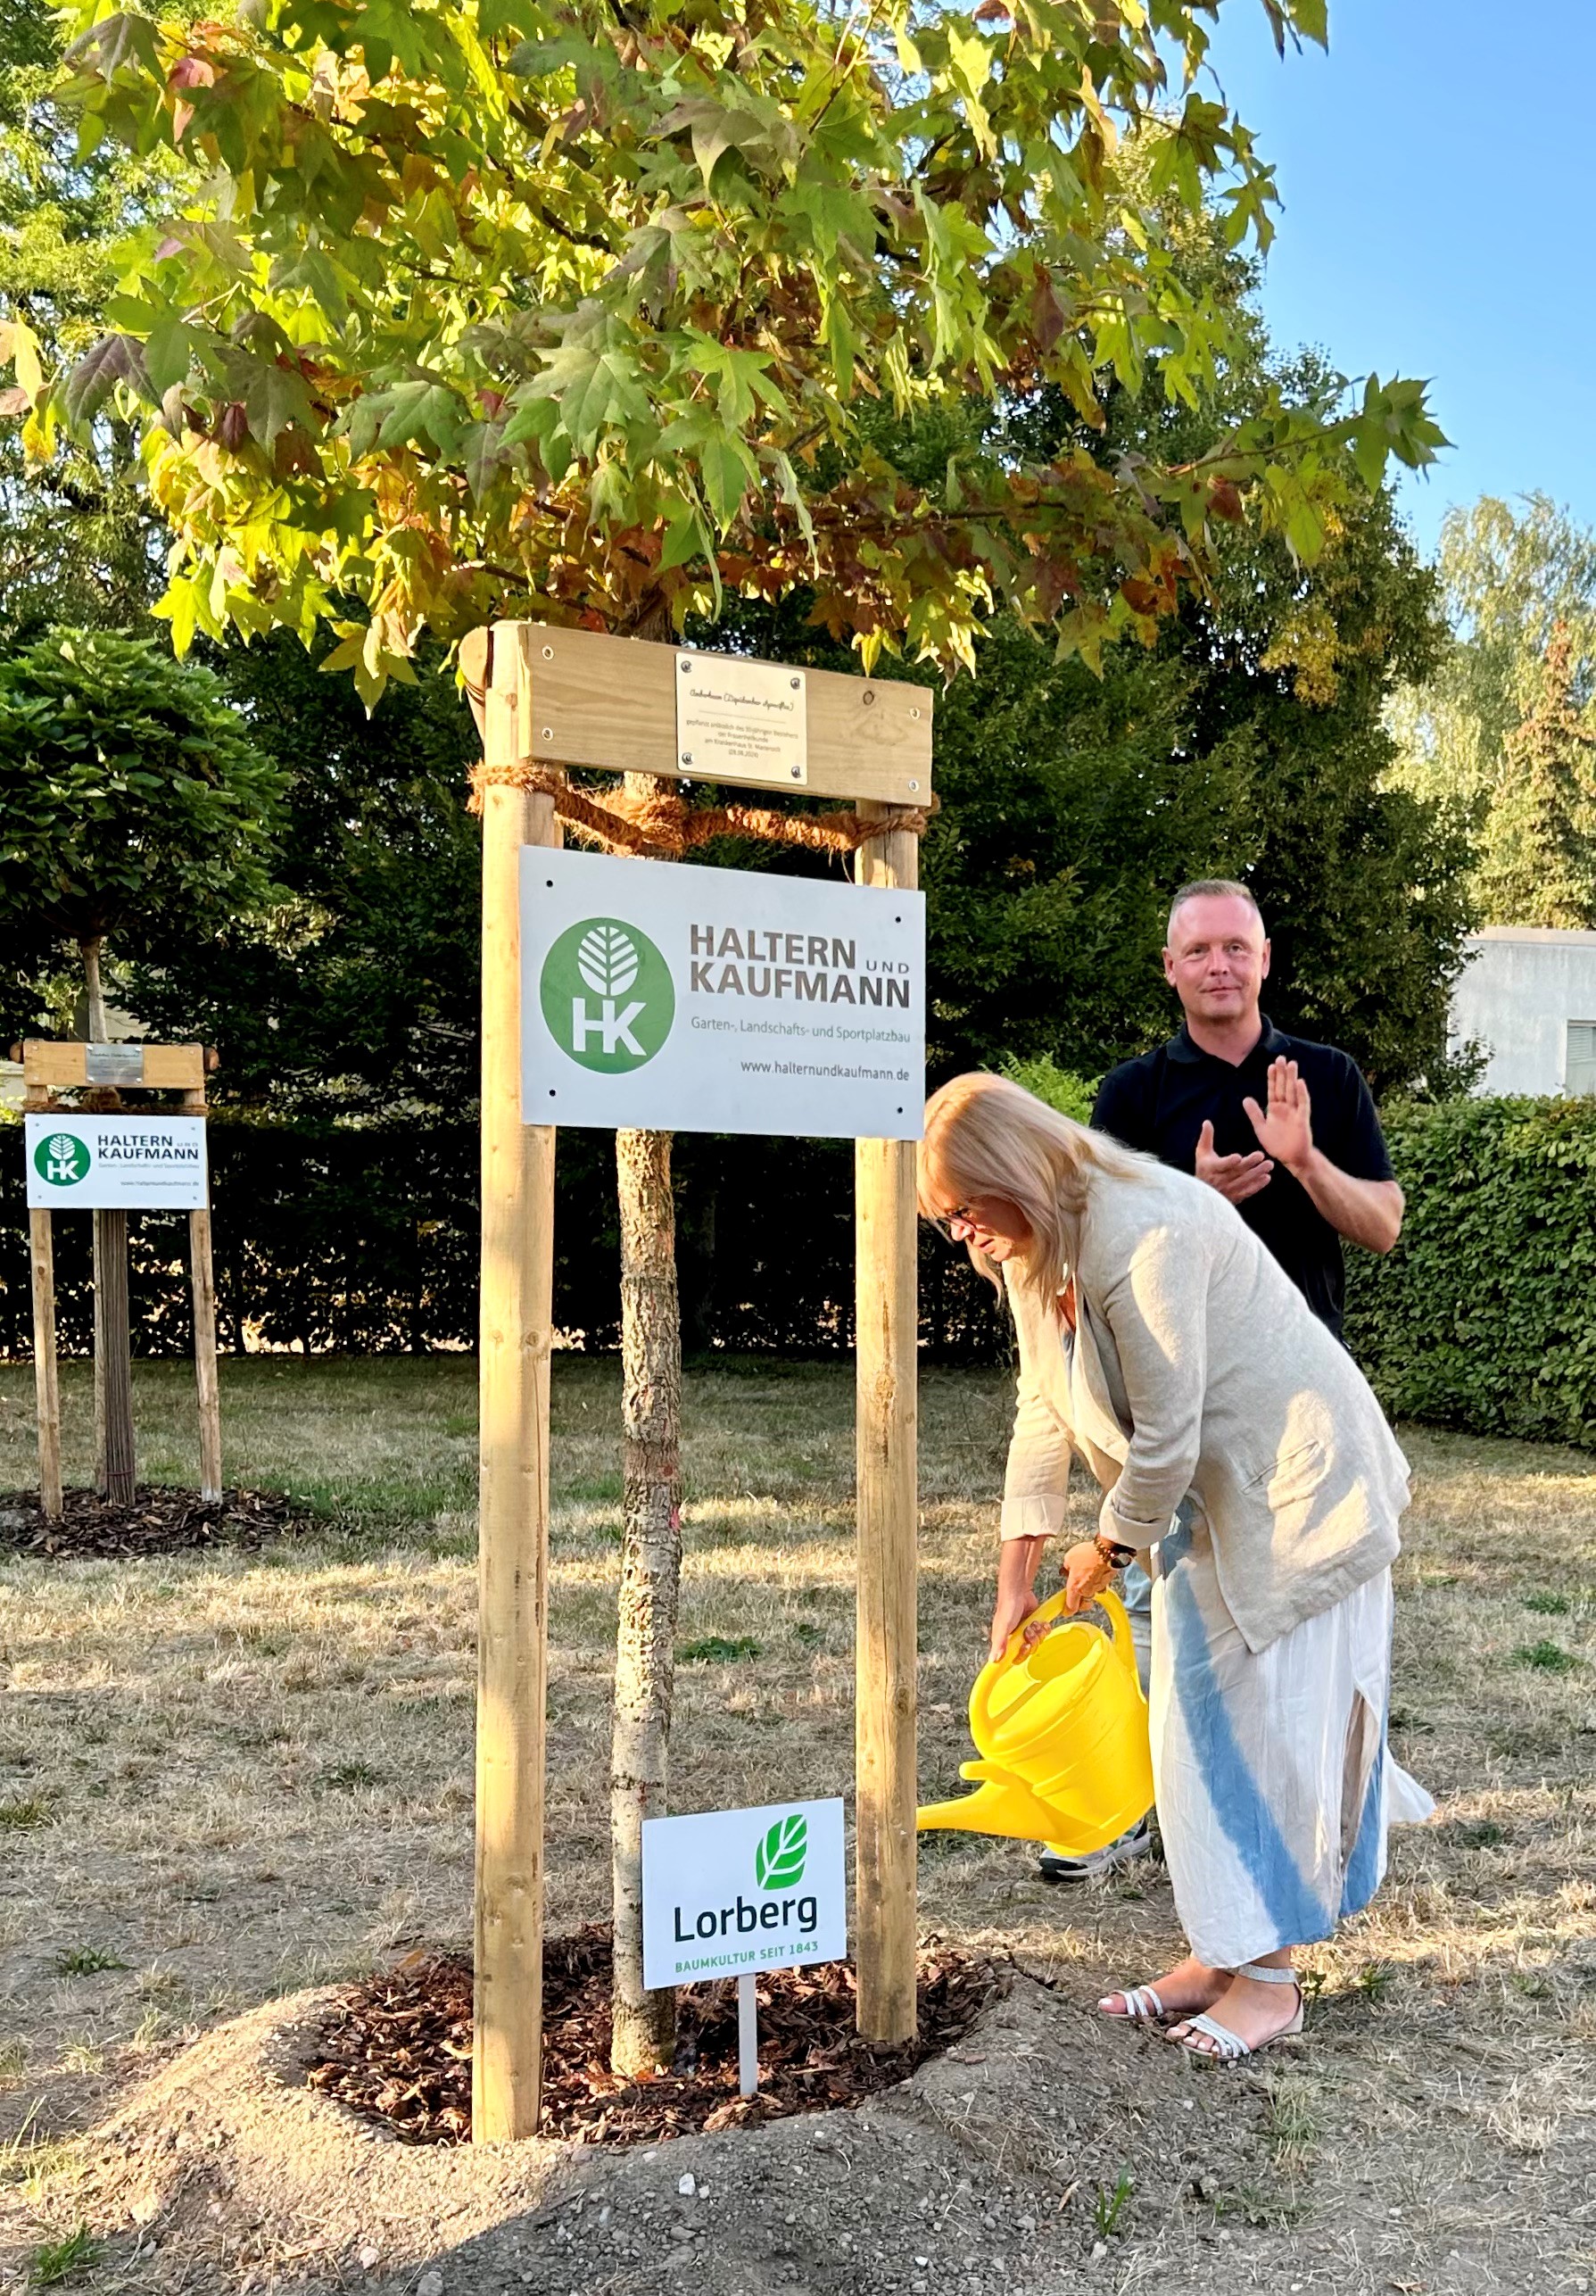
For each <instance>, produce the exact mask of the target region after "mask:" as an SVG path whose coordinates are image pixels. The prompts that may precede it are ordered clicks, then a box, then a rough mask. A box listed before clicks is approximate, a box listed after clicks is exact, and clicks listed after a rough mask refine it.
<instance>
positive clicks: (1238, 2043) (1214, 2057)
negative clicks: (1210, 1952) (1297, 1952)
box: [1125, 1961, 1303, 2065]
mask: <svg viewBox="0 0 1596 2296" xmlns="http://www.w3.org/2000/svg"><path fill="white" fill-rule="evenodd" d="M1233 1974H1234V1975H1235V1976H1236V1977H1256V1978H1257V1979H1258V1981H1259V1983H1260V1984H1261V1985H1295V1986H1296V1989H1297V2007H1296V2014H1295V2016H1294V2018H1292V2020H1291V2022H1290V2024H1289V2025H1283V2026H1282V2027H1280V2030H1279V2032H1278V2033H1271V2034H1270V2035H1269V2041H1285V2040H1286V2039H1287V2038H1288V2037H1289V2035H1292V2034H1294V2033H1300V2032H1301V2031H1302V2008H1303V1997H1302V1983H1301V1980H1300V1979H1299V1978H1298V1977H1297V1974H1296V1972H1295V1970H1294V1969H1269V1968H1268V1967H1266V1965H1265V1964H1264V1963H1263V1962H1261V1961H1244V1962H1243V1963H1242V1964H1241V1966H1240V1967H1239V1968H1238V1969H1236V1970H1235V1971H1234V1972H1233ZM1146 1990H1147V1988H1146V1987H1145V1986H1144V1987H1143V1991H1144V1992H1145V1991H1146ZM1125 1998H1126V2000H1127V2001H1129V1998H1130V1996H1129V1993H1127V1995H1126V1996H1125ZM1177 2022H1178V2023H1179V2024H1181V2025H1184V2026H1185V2027H1186V2028H1187V2030H1186V2031H1185V2032H1184V2033H1182V2034H1179V2035H1176V2034H1173V2033H1171V2034H1170V2035H1167V2036H1166V2038H1168V2039H1169V2040H1170V2041H1172V2042H1173V2043H1174V2044H1175V2046H1176V2047H1177V2048H1178V2049H1184V2050H1185V2051H1186V2052H1187V2055H1188V2056H1191V2057H1202V2058H1205V2059H1207V2060H1208V2061H1209V2062H1210V2063H1211V2064H1214V2065H1236V2064H1239V2063H1240V2061H1241V2060H1242V2059H1243V2058H1244V2057H1254V2056H1256V2055H1257V2053H1258V2049H1267V2048H1268V2047H1269V2041H1261V2042H1260V2043H1258V2049H1254V2048H1252V2047H1250V2046H1249V2044H1248V2043H1246V2042H1245V2041H1244V2040H1243V2039H1242V2037H1241V2035H1240V2034H1239V2033H1232V2032H1231V2030H1230V2027H1228V2025H1221V2024H1220V2020H1219V2018H1217V2017H1215V2016H1214V2014H1213V2012H1212V2011H1211V2010H1200V2011H1199V2012H1198V2014H1197V2015H1196V2016H1195V2017H1183V2018H1178V2020H1177ZM1195 2033H1202V2034H1205V2035H1207V2037H1208V2039H1209V2040H1210V2041H1211V2042H1212V2043H1213V2047H1212V2048H1211V2049H1203V2048H1200V2047H1199V2046H1198V2045H1197V2044H1196V2043H1195V2042H1194V2041H1193V2039H1192V2035H1193V2034H1195Z"/></svg>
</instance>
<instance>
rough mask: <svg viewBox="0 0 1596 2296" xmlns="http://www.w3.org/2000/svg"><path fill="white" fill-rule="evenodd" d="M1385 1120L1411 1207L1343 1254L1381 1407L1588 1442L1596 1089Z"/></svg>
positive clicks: (1412, 1110) (1356, 1340) (1595, 1292)
mask: <svg viewBox="0 0 1596 2296" xmlns="http://www.w3.org/2000/svg"><path fill="white" fill-rule="evenodd" d="M1385 1130H1386V1137H1387V1139H1388V1140H1389V1141H1390V1144H1391V1153H1392V1162H1393V1165H1394V1166H1395V1170H1396V1176H1397V1178H1398V1180H1399V1181H1401V1182H1402V1187H1403V1189H1405V1191H1406V1193H1407V1199H1408V1209H1407V1216H1406V1219H1405V1220H1404V1223H1403V1226H1402V1239H1401V1240H1400V1242H1399V1243H1398V1244H1397V1246H1396V1248H1395V1250H1394V1251H1393V1252H1391V1253H1390V1254H1389V1255H1388V1256H1385V1258H1381V1259H1377V1258H1373V1257H1371V1256H1369V1255H1367V1254H1365V1253H1361V1252H1353V1253H1352V1254H1350V1255H1349V1267H1348V1315H1347V1327H1346V1337H1347V1344H1348V1346H1349V1347H1351V1349H1352V1353H1353V1355H1355V1356H1356V1357H1357V1359H1358V1361H1359V1363H1360V1364H1361V1365H1362V1366H1363V1368H1364V1370H1365V1372H1367V1373H1368V1374H1369V1379H1370V1380H1372V1381H1373V1383H1374V1386H1375V1388H1376V1391H1377V1394H1378V1395H1379V1397H1380V1399H1381V1401H1382V1402H1383V1403H1384V1404H1385V1407H1386V1409H1387V1411H1389V1412H1390V1413H1392V1414H1393V1416H1395V1417H1399V1418H1408V1419H1421V1420H1432V1421H1437V1422H1440V1423H1441V1424H1443V1425H1445V1426H1452V1427H1461V1428H1467V1429H1468V1430H1471V1431H1472V1432H1474V1433H1476V1434H1481V1435H1510V1436H1517V1437H1519V1438H1523V1439H1525V1440H1527V1441H1532V1442H1550V1443H1577V1444H1583V1445H1584V1446H1587V1447H1596V1281H1593V1278H1596V1100H1592V1099H1561V1098H1553V1099H1494V1100H1484V1099H1482V1100H1453V1101H1447V1102H1443V1103H1440V1104H1437V1105H1434V1106H1428V1107H1420V1106H1417V1105H1410V1106H1407V1107H1394V1108H1387V1109H1386V1110H1385Z"/></svg>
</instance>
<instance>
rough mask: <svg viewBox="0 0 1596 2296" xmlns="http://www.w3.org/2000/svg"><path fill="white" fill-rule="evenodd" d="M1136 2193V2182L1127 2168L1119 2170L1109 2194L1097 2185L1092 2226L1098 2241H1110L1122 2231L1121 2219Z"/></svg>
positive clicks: (1093, 2203) (1104, 2186)
mask: <svg viewBox="0 0 1596 2296" xmlns="http://www.w3.org/2000/svg"><path fill="white" fill-rule="evenodd" d="M1135 2192H1136V2180H1135V2178H1134V2177H1133V2176H1131V2173H1130V2171H1129V2168H1121V2171H1120V2174H1119V2176H1118V2177H1117V2178H1116V2179H1115V2182H1114V2187H1113V2190H1112V2192H1111V2191H1110V2190H1109V2188H1108V2186H1107V2185H1106V2184H1099V2185H1098V2187H1097V2191H1096V2195H1095V2197H1094V2199H1093V2201H1092V2225H1093V2228H1094V2230H1095V2231H1096V2234H1097V2237H1098V2239H1099V2240H1109V2239H1112V2237H1113V2236H1114V2234H1117V2233H1121V2232H1122V2231H1123V2230H1124V2223H1123V2218H1124V2215H1125V2211H1126V2209H1128V2208H1129V2206H1130V2202H1131V2200H1132V2198H1133V2197H1134V2195H1135Z"/></svg>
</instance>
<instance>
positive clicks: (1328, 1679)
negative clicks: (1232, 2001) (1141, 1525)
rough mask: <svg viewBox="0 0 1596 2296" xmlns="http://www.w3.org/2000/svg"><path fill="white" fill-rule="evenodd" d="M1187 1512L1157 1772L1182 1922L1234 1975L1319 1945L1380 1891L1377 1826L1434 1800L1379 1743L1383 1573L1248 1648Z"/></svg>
mask: <svg viewBox="0 0 1596 2296" xmlns="http://www.w3.org/2000/svg"><path fill="white" fill-rule="evenodd" d="M1193 1512H1194V1511H1193V1510H1190V1509H1188V1508H1184V1507H1183V1508H1182V1510H1181V1513H1180V1515H1179V1516H1178V1518H1177V1520H1176V1521H1175V1522H1174V1523H1172V1524H1171V1525H1170V1529H1169V1530H1168V1531H1167V1532H1166V1534H1165V1535H1164V1537H1163V1538H1162V1539H1161V1540H1160V1542H1159V1546H1158V1560H1157V1566H1156V1568H1157V1576H1156V1578H1155V1579H1154V1587H1153V1662H1152V1677H1151V1680H1150V1682H1149V1685H1148V1703H1149V1707H1150V1710H1151V1723H1152V1732H1153V1776H1154V1786H1155V1789H1156V1792H1157V1796H1158V1822H1159V1829H1160V1831H1161V1832H1162V1836H1163V1845H1164V1855H1165V1857H1166V1859H1167V1860H1168V1862H1169V1869H1170V1881H1171V1882H1172V1884H1173V1886H1174V1891H1175V1907H1176V1911H1177V1912H1178V1914H1179V1916H1180V1921H1181V1926H1182V1927H1183V1928H1184V1929H1185V1931H1186V1934H1187V1937H1188V1938H1189V1939H1190V1941H1191V1947H1192V1951H1193V1952H1195V1954H1196V1955H1197V1957H1198V1958H1199V1960H1203V1961H1206V1962H1208V1963H1209V1964H1210V1965H1211V1967H1213V1968H1215V1969H1235V1968H1236V1966H1237V1964H1238V1963H1239V1962H1242V1961H1253V1960H1257V1959H1258V1958H1259V1956H1260V1955H1261V1954H1264V1953H1272V1952H1276V1951H1278V1949H1279V1948H1281V1947H1283V1946H1287V1945H1309V1944H1315V1943H1317V1942H1318V1941H1319V1940H1320V1939H1322V1938H1326V1937H1328V1936H1329V1935H1331V1933H1332V1932H1333V1930H1334V1929H1335V1927H1336V1923H1337V1922H1338V1921H1340V1920H1342V1919H1344V1918H1345V1916H1346V1915H1348V1914H1349V1913H1356V1912H1357V1911H1359V1910H1360V1908H1361V1907H1363V1906H1365V1905H1367V1904H1368V1903H1369V1899H1370V1898H1371V1897H1372V1896H1373V1895H1374V1894H1375V1892H1376V1890H1377V1888H1378V1887H1379V1886H1380V1882H1381V1879H1382V1877H1383V1876H1384V1874H1385V1831H1386V1828H1387V1827H1388V1826H1389V1825H1392V1824H1399V1823H1417V1822H1418V1821H1419V1820H1420V1819H1425V1818H1427V1817H1429V1816H1430V1815H1431V1814H1432V1812H1433V1811H1434V1810H1435V1803H1433V1802H1432V1801H1431V1799H1430V1797H1429V1795H1427V1794H1426V1792H1425V1790H1424V1788H1423V1787H1422V1786H1418V1785H1417V1784H1416V1783H1415V1781H1414V1780H1413V1779H1412V1778H1410V1777H1409V1776H1408V1774H1407V1772H1406V1771H1405V1770H1402V1768H1401V1766H1400V1765H1399V1764H1398V1763H1397V1762H1396V1761H1394V1759H1393V1756H1392V1754H1391V1752H1390V1749H1389V1747H1388V1746H1387V1745H1386V1741H1385V1720H1386V1712H1387V1709H1388V1706H1389V1703H1390V1692H1391V1616H1392V1597H1391V1573H1390V1571H1381V1572H1380V1574H1379V1575H1378V1577H1377V1578H1375V1579H1369V1581H1368V1583H1367V1584H1366V1585H1364V1586H1362V1587H1359V1588H1358V1589H1357V1590H1356V1592H1355V1593H1353V1594H1351V1595H1349V1596H1346V1598H1345V1599H1344V1601H1343V1602H1340V1603H1337V1604H1336V1606H1335V1608H1334V1609H1333V1610H1328V1611H1325V1612H1321V1613H1320V1614H1319V1617H1317V1618H1312V1619H1305V1620H1303V1622H1302V1625H1301V1626H1299V1627H1294V1628H1293V1629H1292V1631H1291V1632H1290V1633H1289V1634H1286V1635H1282V1636H1281V1637H1280V1638H1279V1640H1278V1642H1273V1643H1271V1644H1270V1645H1269V1648H1268V1649H1267V1650H1262V1651H1259V1652H1257V1653H1253V1651H1250V1650H1249V1649H1248V1648H1247V1645H1246V1644H1245V1641H1244V1640H1243V1638H1242V1635H1241V1630H1240V1629H1239V1628H1238V1627H1237V1626H1236V1621H1235V1620H1234V1619H1233V1618H1232V1617H1231V1615H1230V1612H1229V1611H1228V1609H1227V1607H1226V1604H1225V1599H1224V1596H1222V1595H1221V1594H1220V1584H1219V1578H1218V1574H1217V1573H1216V1571H1215V1570H1214V1567H1213V1553H1212V1548H1211V1545H1210V1542H1209V1534H1208V1526H1207V1524H1206V1523H1205V1522H1204V1521H1203V1518H1202V1517H1201V1515H1195V1519H1192V1520H1188V1518H1189V1517H1191V1516H1192V1515H1193Z"/></svg>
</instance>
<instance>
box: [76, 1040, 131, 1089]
mask: <svg viewBox="0 0 1596 2296" xmlns="http://www.w3.org/2000/svg"><path fill="white" fill-rule="evenodd" d="M83 1081H84V1082H85V1083H86V1084H142V1083H143V1082H144V1081H145V1053H144V1047H143V1045H142V1044H87V1045H85V1046H84V1048H83Z"/></svg>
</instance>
